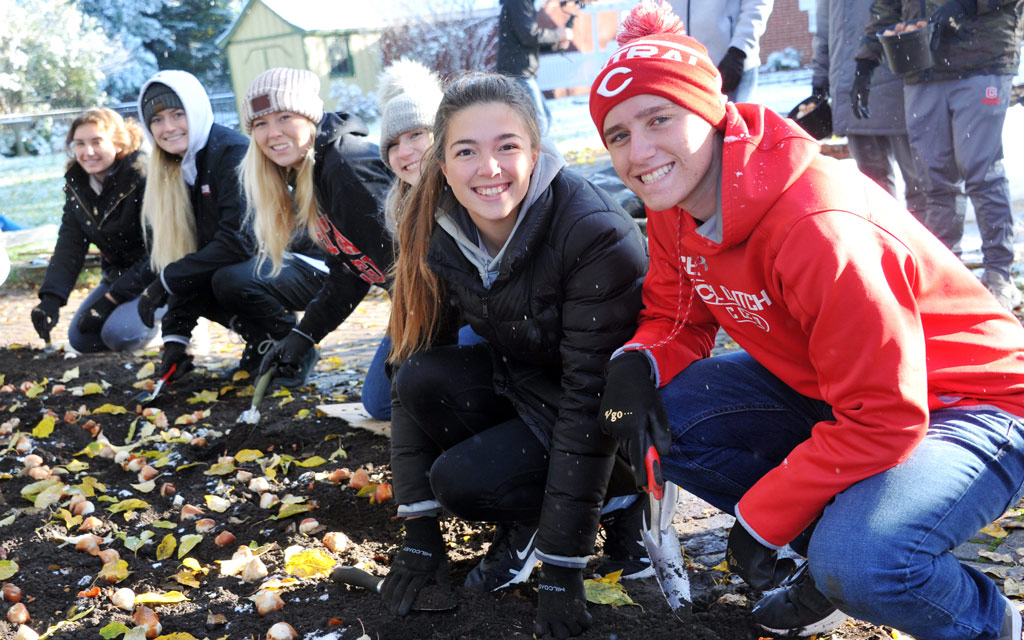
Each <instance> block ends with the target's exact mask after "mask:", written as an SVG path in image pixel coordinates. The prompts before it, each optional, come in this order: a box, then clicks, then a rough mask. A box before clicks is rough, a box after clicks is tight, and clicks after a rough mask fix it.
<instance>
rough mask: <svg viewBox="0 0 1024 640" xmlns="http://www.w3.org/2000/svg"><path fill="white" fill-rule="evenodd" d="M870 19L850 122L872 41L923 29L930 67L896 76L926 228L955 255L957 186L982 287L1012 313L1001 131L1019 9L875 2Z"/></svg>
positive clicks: (871, 62)
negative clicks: (902, 26)
mask: <svg viewBox="0 0 1024 640" xmlns="http://www.w3.org/2000/svg"><path fill="white" fill-rule="evenodd" d="M869 15H870V18H869V19H868V22H867V26H866V27H865V29H864V37H863V40H862V41H861V47H860V50H859V51H857V53H856V56H855V57H856V60H857V62H856V64H857V68H856V74H855V76H854V82H853V89H852V90H851V94H850V96H851V102H852V105H851V106H852V109H853V112H854V115H858V117H860V116H863V115H865V114H866V113H867V112H868V98H869V96H870V95H871V78H872V75H873V73H874V71H875V68H876V67H877V66H878V64H879V62H880V61H881V58H882V44H881V43H880V42H879V40H878V35H877V34H878V33H879V32H880V31H882V30H884V29H889V28H891V27H892V26H893V25H895V24H896V23H897V22H905V23H910V22H917V21H919V20H928V21H930V22H932V23H933V24H934V25H935V32H934V33H933V35H932V39H931V47H932V53H933V57H934V59H935V64H934V66H932V67H930V68H928V69H925V70H923V71H920V72H918V73H911V74H907V75H905V76H903V82H904V89H903V96H904V99H905V101H906V112H907V133H908V134H909V136H910V143H911V144H912V145H913V148H914V150H915V151H916V152H917V153H918V155H919V156H920V158H921V166H922V167H923V169H924V174H923V175H924V178H925V185H926V187H925V197H926V202H927V215H926V218H925V226H927V227H928V229H929V230H930V231H931V232H932V233H934V234H935V236H936V237H938V239H939V240H941V241H942V243H943V244H945V245H946V246H947V247H949V248H950V250H952V251H953V253H955V254H957V255H959V254H960V241H961V240H962V239H963V235H964V219H965V210H964V207H963V206H962V205H963V200H962V198H958V195H959V193H960V183H961V181H963V184H964V190H965V191H966V192H967V195H968V196H969V197H970V199H971V203H972V204H973V205H974V211H975V215H976V216H977V219H978V230H979V231H980V232H981V242H982V244H981V252H982V262H983V263H984V265H985V273H984V274H983V275H982V278H981V281H982V283H983V284H984V285H985V286H986V287H987V288H988V290H989V291H991V292H992V294H993V295H994V296H995V297H996V299H998V300H999V302H1000V304H1002V305H1003V307H1005V308H1006V309H1008V310H1013V309H1014V308H1016V307H1017V306H1018V305H1020V303H1021V294H1020V291H1019V290H1018V289H1017V287H1016V285H1014V284H1013V281H1012V280H1011V278H1010V269H1011V267H1012V265H1013V259H1014V255H1013V252H1014V249H1013V212H1012V210H1011V208H1010V187H1009V183H1008V182H1007V180H1006V172H1005V170H1004V169H1003V123H1004V122H1005V121H1006V110H1007V108H1008V107H1009V106H1010V93H1011V86H1012V83H1013V75H1014V74H1015V73H1016V72H1017V64H1018V62H1019V61H1020V33H1021V13H1020V0H981V1H980V2H979V1H978V0H948V1H947V2H941V1H934V0H928V1H927V2H925V1H923V0H875V2H873V3H872V5H871V12H870V14H869ZM958 200H959V201H958Z"/></svg>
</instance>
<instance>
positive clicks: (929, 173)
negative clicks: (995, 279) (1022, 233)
mask: <svg viewBox="0 0 1024 640" xmlns="http://www.w3.org/2000/svg"><path fill="white" fill-rule="evenodd" d="M1011 82H1012V76H1009V75H981V76H972V77H970V78H963V79H955V80H942V81H937V82H923V83H919V84H907V85H904V87H903V96H904V104H905V108H906V114H907V132H908V133H909V134H910V144H911V145H912V146H913V148H914V151H916V152H917V154H918V157H919V158H920V159H921V163H922V165H923V167H924V168H925V172H924V178H925V194H926V202H927V212H926V217H925V226H927V227H928V228H929V229H930V230H931V232H932V233H934V234H935V235H936V236H937V237H938V238H939V240H941V241H942V242H943V243H944V244H945V245H946V246H947V247H949V248H950V249H952V250H953V252H954V253H957V254H959V253H960V240H961V238H962V237H963V233H964V211H963V209H962V208H958V207H957V193H958V192H959V190H960V182H961V181H963V183H964V190H965V191H966V193H967V196H968V197H969V198H970V199H971V203H972V204H973V205H974V212H975V215H976V216H977V218H978V229H979V231H980V232H981V251H982V260H983V262H984V264H985V268H986V270H988V269H991V270H994V271H996V272H998V273H1000V274H1002V275H1003V276H1004V277H1008V276H1009V274H1010V266H1011V265H1012V264H1013V213H1012V211H1011V209H1010V187H1009V183H1008V182H1007V180H1006V173H1005V171H1004V170H1003V122H1004V121H1005V120H1006V109H1007V107H1009V103H1010V86H1011Z"/></svg>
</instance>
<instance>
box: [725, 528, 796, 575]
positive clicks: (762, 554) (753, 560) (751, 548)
mask: <svg viewBox="0 0 1024 640" xmlns="http://www.w3.org/2000/svg"><path fill="white" fill-rule="evenodd" d="M725 559H726V560H727V561H728V563H729V570H730V571H732V572H733V573H735V574H736V575H738V576H739V577H741V578H743V580H744V581H745V582H746V583H747V584H749V585H750V586H752V587H754V588H755V589H757V590H758V591H764V590H765V589H771V588H773V587H777V586H779V585H780V584H781V583H782V581H783V580H785V579H786V578H787V577H789V575H790V574H791V573H793V571H794V570H795V569H796V561H795V560H793V559H792V558H781V559H780V558H779V553H778V552H777V551H776V550H775V549H772V548H770V547H766V546H764V545H763V544H761V543H760V542H758V541H757V540H755V539H754V536H752V535H750V533H749V532H748V531H747V530H746V529H745V528H744V527H743V525H742V524H740V523H739V522H737V523H736V524H734V525H732V531H730V532H729V546H728V547H727V548H726V551H725Z"/></svg>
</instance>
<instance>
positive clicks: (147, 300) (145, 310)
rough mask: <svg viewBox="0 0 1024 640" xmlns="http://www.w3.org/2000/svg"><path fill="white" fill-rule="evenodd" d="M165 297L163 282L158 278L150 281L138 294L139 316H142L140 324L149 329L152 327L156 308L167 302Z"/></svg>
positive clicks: (165, 291) (166, 295)
mask: <svg viewBox="0 0 1024 640" xmlns="http://www.w3.org/2000/svg"><path fill="white" fill-rule="evenodd" d="M167 297H168V294H167V289H164V283H162V282H160V278H157V279H156V280H154V281H153V282H151V283H150V284H149V286H148V287H146V288H145V290H143V292H142V294H141V295H140V296H139V317H140V318H142V324H144V325H146V326H147V327H149V328H150V329H152V328H153V325H154V324H155V323H156V320H155V319H154V316H155V315H156V310H157V309H159V308H160V307H162V306H164V305H165V304H167Z"/></svg>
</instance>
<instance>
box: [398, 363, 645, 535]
mask: <svg viewBox="0 0 1024 640" xmlns="http://www.w3.org/2000/svg"><path fill="white" fill-rule="evenodd" d="M491 375H492V367H491V356H490V353H489V350H488V347H487V345H486V344H476V345H471V346H456V345H452V346H444V347H435V348H433V349H430V350H428V351H424V352H421V353H418V354H416V355H414V356H412V357H411V358H410V359H409V360H408V361H406V362H405V363H404V364H403V365H402V367H401V368H400V369H399V370H398V373H397V374H395V378H394V386H393V388H392V405H391V411H392V417H391V463H392V464H391V470H392V474H393V477H394V486H395V497H396V498H397V499H398V501H399V503H400V504H412V503H415V502H420V501H424V500H437V501H438V502H440V503H441V505H442V506H444V508H445V509H447V510H448V511H450V512H452V513H453V514H455V515H457V516H459V517H460V518H463V519H465V520H482V521H488V522H532V521H536V520H537V519H539V518H540V510H541V504H542V503H543V501H544V487H545V485H546V482H547V475H548V451H547V448H546V447H545V446H544V445H543V444H542V443H541V441H540V440H539V439H538V438H537V437H536V436H535V435H534V434H533V432H532V431H531V430H530V427H528V426H527V425H526V423H525V422H523V420H522V419H521V418H520V417H519V416H518V414H517V413H516V411H515V408H514V407H513V406H512V403H511V402H510V401H509V400H508V399H506V398H504V397H502V396H500V395H498V394H497V393H496V392H495V391H494V387H493V386H492V383H491ZM634 492H635V488H634V487H633V473H632V471H631V470H630V469H629V465H628V464H625V463H618V464H616V466H615V470H614V471H613V473H612V480H611V484H610V486H609V490H608V493H607V496H608V497H609V498H610V497H614V496H623V495H629V494H631V493H634Z"/></svg>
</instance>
